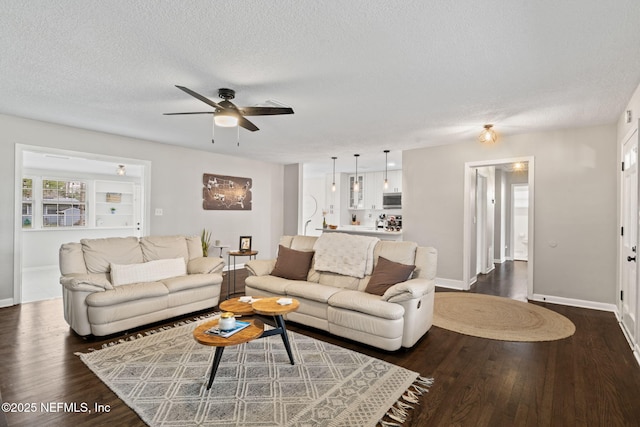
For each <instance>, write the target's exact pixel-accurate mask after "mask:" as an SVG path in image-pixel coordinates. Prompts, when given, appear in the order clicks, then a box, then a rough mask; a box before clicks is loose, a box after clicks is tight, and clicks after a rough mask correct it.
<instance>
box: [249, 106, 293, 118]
mask: <svg viewBox="0 0 640 427" xmlns="http://www.w3.org/2000/svg"><path fill="white" fill-rule="evenodd" d="M240 111H241V112H242V114H243V115H245V116H273V115H276V114H293V108H289V107H241V108H240Z"/></svg>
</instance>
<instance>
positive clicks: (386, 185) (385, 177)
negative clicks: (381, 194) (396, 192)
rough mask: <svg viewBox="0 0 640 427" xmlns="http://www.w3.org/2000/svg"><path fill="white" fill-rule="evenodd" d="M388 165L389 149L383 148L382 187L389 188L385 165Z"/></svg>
mask: <svg viewBox="0 0 640 427" xmlns="http://www.w3.org/2000/svg"><path fill="white" fill-rule="evenodd" d="M388 165H389V150H384V188H385V189H387V188H389V180H387V175H388V173H387V166H388Z"/></svg>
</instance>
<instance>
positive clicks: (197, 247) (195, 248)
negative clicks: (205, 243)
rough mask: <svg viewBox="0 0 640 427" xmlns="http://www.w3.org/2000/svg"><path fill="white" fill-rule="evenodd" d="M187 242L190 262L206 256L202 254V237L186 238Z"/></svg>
mask: <svg viewBox="0 0 640 427" xmlns="http://www.w3.org/2000/svg"><path fill="white" fill-rule="evenodd" d="M185 241H186V242H187V250H188V252H189V259H190V260H191V259H194V258H199V257H201V256H203V255H204V254H203V253H202V239H201V238H200V236H186V237H185Z"/></svg>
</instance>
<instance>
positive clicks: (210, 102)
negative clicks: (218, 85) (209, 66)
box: [176, 85, 224, 110]
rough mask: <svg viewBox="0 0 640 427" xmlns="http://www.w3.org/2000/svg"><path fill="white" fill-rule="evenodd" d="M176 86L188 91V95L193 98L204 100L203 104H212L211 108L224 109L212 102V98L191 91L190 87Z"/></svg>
mask: <svg viewBox="0 0 640 427" xmlns="http://www.w3.org/2000/svg"><path fill="white" fill-rule="evenodd" d="M176 87H177V88H178V89H180V90H181V91H184V92H186V93H188V94H189V95H191V96H193V97H194V98H197V99H199V100H200V101H202V102H204V103H205V104H207V105H210V106H212V107H213V108H217V109H218V110H222V109H224V108H223V107H221V106H220V105H219V104H217V103H215V102H213V101H212V100H210V99H209V98H207V97H205V96H202V95H200V94H199V93H197V92H194V91H192V90H191V89H189V88H186V87H184V86H178V85H176Z"/></svg>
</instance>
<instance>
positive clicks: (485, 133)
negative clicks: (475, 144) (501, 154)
mask: <svg viewBox="0 0 640 427" xmlns="http://www.w3.org/2000/svg"><path fill="white" fill-rule="evenodd" d="M496 139H497V138H496V132H495V131H494V130H493V125H484V129H483V130H482V132H480V136H479V137H478V140H479V141H480V142H482V143H484V144H493V143H494V142H496Z"/></svg>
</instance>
